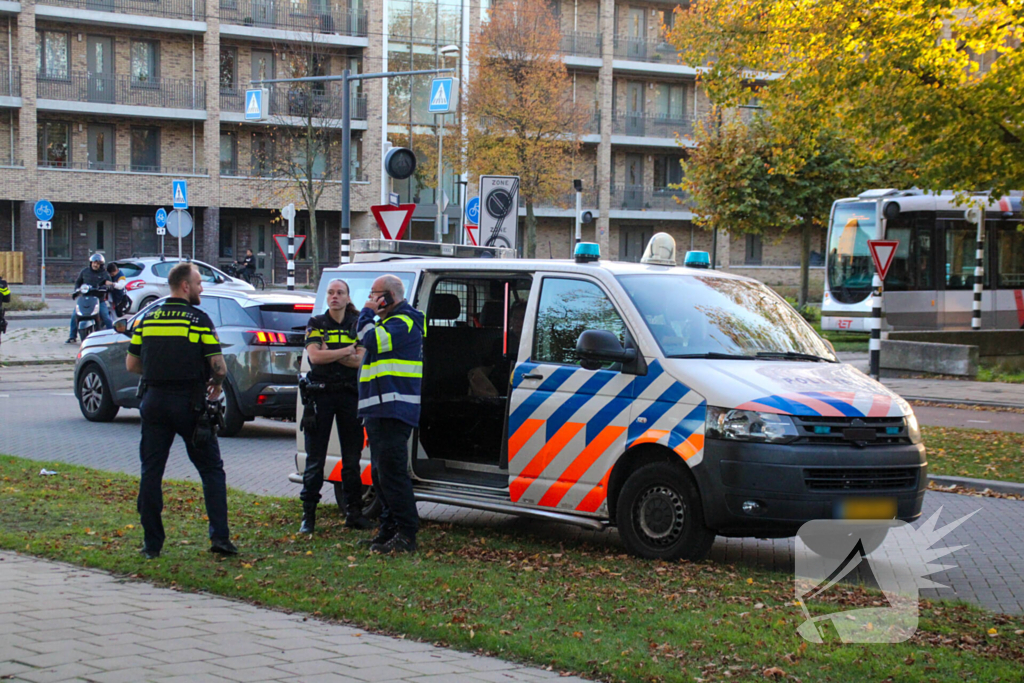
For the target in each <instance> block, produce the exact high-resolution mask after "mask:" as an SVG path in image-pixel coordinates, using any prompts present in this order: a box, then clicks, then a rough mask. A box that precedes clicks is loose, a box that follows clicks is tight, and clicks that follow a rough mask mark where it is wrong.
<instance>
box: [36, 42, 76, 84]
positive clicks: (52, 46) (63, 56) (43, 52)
mask: <svg viewBox="0 0 1024 683" xmlns="http://www.w3.org/2000/svg"><path fill="white" fill-rule="evenodd" d="M68 42H69V41H68V34H67V33H65V32H63V31H36V70H37V72H38V73H39V77H40V78H60V79H65V78H69V74H68V61H69V60H68Z"/></svg>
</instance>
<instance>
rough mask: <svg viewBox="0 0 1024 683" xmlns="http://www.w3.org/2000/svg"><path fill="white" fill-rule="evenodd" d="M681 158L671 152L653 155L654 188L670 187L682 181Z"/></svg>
mask: <svg viewBox="0 0 1024 683" xmlns="http://www.w3.org/2000/svg"><path fill="white" fill-rule="evenodd" d="M682 161H683V158H682V157H679V156H675V155H672V154H663V155H660V156H656V157H654V189H655V190H659V189H666V188H668V189H670V188H669V185H678V184H679V183H681V182H683V164H682Z"/></svg>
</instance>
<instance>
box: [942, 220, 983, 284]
mask: <svg viewBox="0 0 1024 683" xmlns="http://www.w3.org/2000/svg"><path fill="white" fill-rule="evenodd" d="M936 224H937V225H938V226H939V228H940V229H942V228H944V229H945V234H946V274H945V275H946V289H973V288H974V266H975V265H976V264H977V262H978V259H977V253H976V252H977V239H978V231H977V228H975V227H974V226H973V225H970V224H968V223H967V222H966V221H944V220H940V221H936ZM940 234H941V233H940Z"/></svg>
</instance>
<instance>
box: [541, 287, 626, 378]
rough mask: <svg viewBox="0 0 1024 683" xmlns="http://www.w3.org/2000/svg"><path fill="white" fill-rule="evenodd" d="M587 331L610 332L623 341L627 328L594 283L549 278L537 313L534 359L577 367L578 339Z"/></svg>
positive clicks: (543, 289)
mask: <svg viewBox="0 0 1024 683" xmlns="http://www.w3.org/2000/svg"><path fill="white" fill-rule="evenodd" d="M586 330H607V331H609V332H611V333H612V334H614V335H615V336H616V337H617V338H618V340H619V341H620V342H623V343H625V342H626V340H627V335H626V326H625V324H624V323H623V322H622V318H621V317H620V316H619V313H618V311H616V310H615V307H614V306H613V305H612V302H611V301H609V300H608V297H607V296H605V293H604V292H603V291H601V288H600V287H598V286H597V285H596V284H594V283H593V282H588V281H586V280H568V279H562V278H545V279H544V283H543V288H542V289H541V293H540V307H539V309H538V311H537V329H536V333H535V334H534V349H533V357H534V358H535V359H536V360H537V361H539V362H541V363H559V364H562V365H576V364H578V363H579V357H578V356H577V355H576V340H577V339H579V336H580V335H581V334H583V332H585V331H586Z"/></svg>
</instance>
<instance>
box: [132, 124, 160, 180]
mask: <svg viewBox="0 0 1024 683" xmlns="http://www.w3.org/2000/svg"><path fill="white" fill-rule="evenodd" d="M132 170H133V171H135V172H137V173H158V172H159V171H160V129H159V128H151V127H145V128H144V127H141V126H132Z"/></svg>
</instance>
